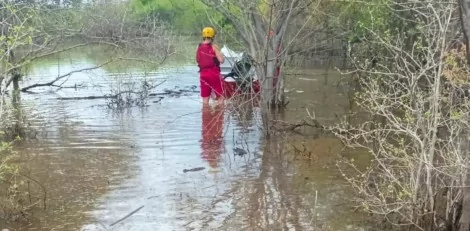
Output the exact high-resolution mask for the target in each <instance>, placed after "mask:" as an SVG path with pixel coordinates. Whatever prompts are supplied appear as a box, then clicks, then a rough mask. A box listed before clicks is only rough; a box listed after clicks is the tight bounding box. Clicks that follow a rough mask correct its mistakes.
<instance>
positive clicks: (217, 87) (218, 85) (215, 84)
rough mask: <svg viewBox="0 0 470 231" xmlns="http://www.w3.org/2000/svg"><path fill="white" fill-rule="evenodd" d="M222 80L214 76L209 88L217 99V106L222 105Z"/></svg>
mask: <svg viewBox="0 0 470 231" xmlns="http://www.w3.org/2000/svg"><path fill="white" fill-rule="evenodd" d="M222 81H223V79H222V78H221V77H220V75H218V76H214V77H213V78H212V79H211V87H212V90H213V91H214V94H215V96H216V99H217V105H219V106H223V105H224V87H223V82H222Z"/></svg>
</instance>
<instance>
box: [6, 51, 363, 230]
mask: <svg viewBox="0 0 470 231" xmlns="http://www.w3.org/2000/svg"><path fill="white" fill-rule="evenodd" d="M95 64H96V63H94V62H93V61H92V60H91V59H89V58H87V57H83V56H77V57H75V58H72V59H71V61H70V62H64V61H61V64H60V70H58V66H59V65H57V63H54V62H52V61H51V62H49V63H43V64H38V65H35V66H33V67H32V68H31V71H30V73H31V75H30V76H29V78H27V79H26V80H25V81H24V82H23V83H22V84H23V85H25V86H26V85H30V84H33V83H36V82H38V81H47V79H48V78H54V76H57V75H58V74H57V73H58V72H60V73H66V72H68V71H71V70H73V68H77V67H83V66H91V65H95ZM54 73H55V74H54ZM131 73H132V79H134V80H136V79H139V78H145V79H151V80H153V81H156V82H159V81H162V82H163V81H164V80H165V82H164V83H162V84H161V85H160V86H159V87H158V88H156V89H155V90H154V91H155V92H160V91H163V89H165V88H167V89H174V88H175V87H178V88H180V89H182V88H190V87H192V86H195V85H198V79H197V69H196V67H195V66H194V65H181V66H180V67H178V68H173V67H165V68H160V69H158V70H156V71H152V72H149V71H142V70H138V69H135V70H132V72H131ZM310 73H311V74H312V75H311V76H303V77H299V76H293V77H292V79H293V80H292V81H290V82H291V84H290V86H289V89H290V92H289V94H288V95H289V100H290V101H291V103H290V104H289V109H288V110H287V111H286V113H285V115H284V117H283V118H282V119H285V120H288V121H296V120H298V119H300V118H302V117H305V116H306V111H305V108H308V109H309V110H312V111H315V113H316V116H317V119H319V120H320V121H322V122H325V123H327V122H331V121H332V120H333V118H334V116H335V114H341V113H344V111H345V110H347V101H344V99H343V98H344V97H343V96H342V95H341V94H340V92H339V91H337V89H335V88H334V86H335V81H337V80H338V78H339V76H338V75H335V74H331V73H330V74H329V75H328V76H326V77H325V76H324V75H322V74H321V73H322V71H321V70H316V71H314V70H312V71H310ZM123 76H124V77H125V78H128V77H129V76H128V73H127V72H125V73H120V72H119V71H113V70H110V69H105V68H101V69H97V70H94V71H93V72H89V73H76V74H74V75H72V76H71V77H70V78H69V80H68V82H67V85H68V86H73V85H75V84H78V85H82V84H83V83H85V85H86V86H87V87H84V88H81V89H73V88H64V89H61V90H59V91H57V89H54V88H38V89H35V92H39V94H23V95H22V101H21V104H22V105H21V108H22V110H23V114H24V115H25V116H26V117H27V118H28V119H29V121H30V123H31V125H30V126H31V127H32V128H34V129H35V130H37V131H38V135H37V139H33V140H27V141H25V142H23V143H22V144H21V145H19V147H18V148H17V150H18V152H19V156H20V159H21V161H22V165H23V166H24V168H25V169H28V171H29V172H28V175H29V176H31V177H32V178H34V179H35V180H37V181H38V182H40V184H41V185H42V186H43V187H44V188H45V189H46V205H47V207H46V210H45V211H44V210H43V208H42V207H41V208H37V209H34V210H32V211H30V213H31V214H30V215H31V216H30V217H32V218H33V219H32V220H30V221H29V222H24V223H23V225H22V226H21V227H7V228H10V230H325V231H326V230H332V231H333V230H334V231H341V230H372V229H371V228H370V227H367V226H366V225H365V224H364V222H363V221H362V220H363V217H362V216H361V215H360V214H358V213H356V212H353V210H352V209H351V207H350V204H349V203H348V199H350V197H351V196H350V195H351V192H350V191H348V187H347V184H346V183H345V181H344V180H343V179H342V177H341V174H340V172H339V171H338V169H337V168H336V166H335V158H336V157H337V155H339V153H340V152H341V143H340V142H339V141H338V140H336V139H334V138H332V137H328V136H319V137H302V136H292V135H289V136H287V137H278V138H277V139H274V140H270V141H269V142H268V141H265V140H263V137H262V133H261V132H260V131H259V126H260V124H261V123H260V116H259V109H258V108H256V107H249V108H248V109H246V110H243V113H241V114H240V113H238V114H236V113H233V112H231V111H230V110H203V108H202V106H201V102H200V99H199V95H198V93H192V94H187V95H181V96H178V97H165V98H163V99H161V98H158V97H151V98H150V99H149V100H148V106H145V107H132V108H130V109H125V110H124V111H119V112H116V111H113V110H110V109H109V108H108V107H107V104H108V102H107V101H106V100H105V99H97V100H59V98H61V97H70V96H74V97H77V96H96V95H105V94H108V93H109V92H111V91H112V90H111V89H113V87H114V88H115V86H116V81H115V80H116V79H119V78H123ZM325 78H328V81H326V82H325ZM302 146H305V147H306V149H307V150H308V151H307V152H305V153H309V155H308V156H306V155H304V154H296V153H295V150H294V147H299V148H300V147H302ZM193 168H199V169H195V170H199V171H184V170H188V169H193ZM31 187H32V191H33V192H34V198H33V200H41V199H42V198H43V196H44V195H43V192H42V191H41V188H40V187H38V186H35V185H33V184H32V186H31ZM127 215H130V216H128V217H126V216H127ZM123 218H125V219H123Z"/></svg>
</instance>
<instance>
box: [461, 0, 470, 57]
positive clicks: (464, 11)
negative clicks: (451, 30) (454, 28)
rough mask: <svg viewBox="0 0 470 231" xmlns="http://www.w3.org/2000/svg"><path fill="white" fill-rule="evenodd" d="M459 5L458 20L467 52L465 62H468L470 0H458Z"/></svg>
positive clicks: (469, 47)
mask: <svg viewBox="0 0 470 231" xmlns="http://www.w3.org/2000/svg"><path fill="white" fill-rule="evenodd" d="M459 6H460V10H459V13H460V22H461V24H462V31H463V36H464V42H465V49H466V52H467V63H468V64H470V41H469V38H470V0H459Z"/></svg>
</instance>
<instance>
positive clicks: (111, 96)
mask: <svg viewBox="0 0 470 231" xmlns="http://www.w3.org/2000/svg"><path fill="white" fill-rule="evenodd" d="M117 97H118V95H102V96H83V97H58V98H57V99H58V100H83V99H115V98H117Z"/></svg>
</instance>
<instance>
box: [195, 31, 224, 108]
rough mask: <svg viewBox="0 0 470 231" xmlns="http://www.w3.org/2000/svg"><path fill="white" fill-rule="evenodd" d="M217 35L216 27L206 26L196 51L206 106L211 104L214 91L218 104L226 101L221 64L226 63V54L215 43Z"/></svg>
mask: <svg viewBox="0 0 470 231" xmlns="http://www.w3.org/2000/svg"><path fill="white" fill-rule="evenodd" d="M215 35H216V32H215V30H214V28H212V27H205V28H204V29H203V30H202V40H203V41H202V43H200V44H199V46H198V48H197V51H196V61H197V65H198V66H199V81H200V87H201V97H202V103H203V105H205V106H206V105H208V104H209V99H210V96H211V94H212V93H214V95H215V97H216V100H217V104H218V105H223V103H224V94H223V84H222V78H221V76H220V64H221V63H224V56H223V54H222V52H220V50H219V47H217V45H215V44H214V38H215Z"/></svg>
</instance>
